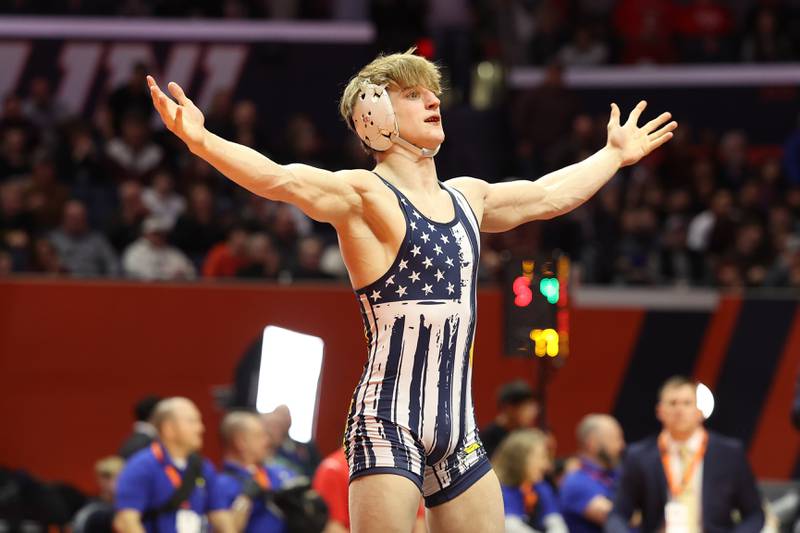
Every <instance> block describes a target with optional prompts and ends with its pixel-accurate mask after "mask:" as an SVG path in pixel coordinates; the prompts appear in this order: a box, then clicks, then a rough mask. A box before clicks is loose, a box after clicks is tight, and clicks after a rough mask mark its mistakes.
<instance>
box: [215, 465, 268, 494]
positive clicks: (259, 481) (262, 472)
mask: <svg viewBox="0 0 800 533" xmlns="http://www.w3.org/2000/svg"><path fill="white" fill-rule="evenodd" d="M225 470H227V471H228V472H230V473H231V474H233V475H234V476H235V477H237V478H239V479H242V477H243V476H241V477H240V476H239V474H238V471H239V470H241V468H239V467H236V466H234V465H233V464H231V463H226V464H225ZM252 477H253V481H255V482H256V485H258V486H259V487H260V488H261V490H264V491H268V490H270V489H271V488H272V483H271V482H270V480H269V476H268V475H267V469H266V468H264V467H263V466H256V469H255V472H253V474H252Z"/></svg>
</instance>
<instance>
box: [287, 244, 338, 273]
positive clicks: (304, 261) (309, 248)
mask: <svg viewBox="0 0 800 533" xmlns="http://www.w3.org/2000/svg"><path fill="white" fill-rule="evenodd" d="M322 252H323V245H322V240H321V239H320V238H319V237H305V238H303V239H302V240H301V241H300V243H299V244H298V245H297V266H296V267H295V269H294V271H293V272H292V278H293V279H295V280H305V279H316V280H320V279H335V276H332V275H330V274H328V273H327V272H323V271H322V269H321V261H322Z"/></svg>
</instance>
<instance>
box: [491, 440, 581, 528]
mask: <svg viewBox="0 0 800 533" xmlns="http://www.w3.org/2000/svg"><path fill="white" fill-rule="evenodd" d="M492 466H493V467H494V470H495V472H496V473H497V477H498V479H499V480H500V488H501V490H502V492H503V506H504V509H505V515H506V532H507V533H512V532H513V533H529V532H533V531H543V532H546V533H567V526H566V524H565V523H564V519H563V518H562V516H561V513H560V511H559V508H558V499H557V498H556V496H555V492H554V491H553V488H552V487H551V486H550V485H549V484H548V483H547V482H546V481H544V476H545V474H546V473H547V471H548V469H549V468H550V455H549V451H548V446H547V437H546V436H545V434H544V433H542V432H541V431H539V430H537V429H520V430H517V431H514V432H512V433H511V434H510V435H509V436H508V437H506V438H505V439H504V440H503V442H502V443H501V444H500V446H499V447H498V448H497V451H496V452H495V454H494V456H493V457H492Z"/></svg>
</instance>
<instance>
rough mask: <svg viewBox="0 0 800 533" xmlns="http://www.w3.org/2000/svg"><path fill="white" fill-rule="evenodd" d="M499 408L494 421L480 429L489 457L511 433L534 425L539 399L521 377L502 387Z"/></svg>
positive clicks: (499, 395) (537, 414) (498, 395)
mask: <svg viewBox="0 0 800 533" xmlns="http://www.w3.org/2000/svg"><path fill="white" fill-rule="evenodd" d="M497 410H498V412H497V415H496V416H495V417H494V420H493V421H492V423H490V424H489V425H488V426H486V427H484V428H483V429H481V430H480V438H481V442H483V447H484V449H485V450H486V455H487V456H489V457H492V456H493V455H494V452H495V450H496V449H497V447H498V446H499V445H500V443H501V442H502V441H503V439H505V438H506V437H507V436H508V434H509V433H511V432H512V431H514V430H517V429H528V428H532V427H534V425H535V424H536V419H537V418H538V416H539V400H538V399H537V397H536V394H535V393H534V392H533V389H531V387H530V385H528V384H527V383H526V382H525V381H523V380H521V379H520V380H516V381H512V382H510V383H506V384H505V385H503V386H502V387H500V391H499V392H498V394H497Z"/></svg>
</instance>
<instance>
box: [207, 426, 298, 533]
mask: <svg viewBox="0 0 800 533" xmlns="http://www.w3.org/2000/svg"><path fill="white" fill-rule="evenodd" d="M220 435H221V437H222V445H223V449H224V454H225V462H224V465H223V469H222V472H221V473H220V475H219V479H218V483H219V486H220V491H221V493H222V496H223V501H224V502H225V504H226V505H227V506H228V507H229V508H230V509H231V511H232V512H233V523H234V527H235V529H236V531H247V532H248V533H285V532H286V531H287V529H286V523H285V520H284V519H283V518H282V517H281V516H279V515H280V510H279V509H276V508H275V506H274V504H272V505H269V504H268V502H269V500H268V498H267V494H266V493H267V492H268V491H275V490H277V489H280V488H281V487H282V486H283V484H284V483H285V482H286V481H287V480H289V479H291V478H292V477H294V474H293V473H292V472H290V471H289V470H288V469H286V468H284V467H282V466H278V465H269V466H264V460H265V459H266V457H267V453H268V451H269V437H268V436H267V432H266V431H265V430H264V426H263V425H262V423H261V419H260V418H259V416H258V415H256V414H254V413H250V412H246V411H234V412H231V413H228V414H227V415H226V416H225V418H224V419H223V421H222V426H221V428H220Z"/></svg>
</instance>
